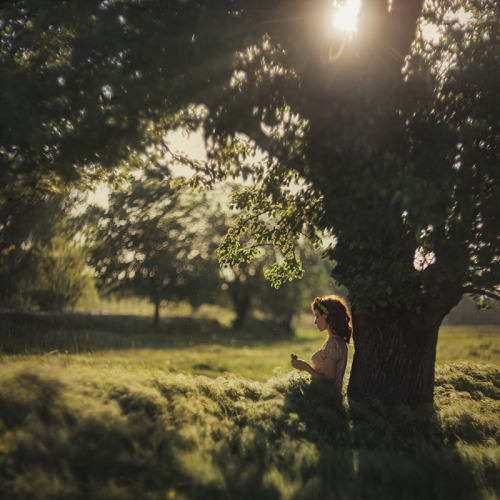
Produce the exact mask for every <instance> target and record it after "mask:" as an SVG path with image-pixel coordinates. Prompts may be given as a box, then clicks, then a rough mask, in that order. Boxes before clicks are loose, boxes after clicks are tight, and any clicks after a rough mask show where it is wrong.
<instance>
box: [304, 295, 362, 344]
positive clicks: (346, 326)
mask: <svg viewBox="0 0 500 500" xmlns="http://www.w3.org/2000/svg"><path fill="white" fill-rule="evenodd" d="M311 307H312V310H313V312H314V311H315V310H317V311H319V313H320V314H321V315H322V316H323V317H325V318H326V322H327V323H328V326H329V327H330V329H331V330H332V331H333V332H334V333H335V335H338V336H339V337H342V338H343V339H344V340H345V342H346V344H348V343H349V342H350V340H351V335H352V317H351V312H350V311H349V308H348V307H347V304H346V302H345V300H344V299H343V298H342V297H339V296H337V295H327V296H326V297H323V298H321V299H320V298H319V297H317V298H316V299H315V300H314V302H313V303H312V304H311ZM325 309H326V311H325Z"/></svg>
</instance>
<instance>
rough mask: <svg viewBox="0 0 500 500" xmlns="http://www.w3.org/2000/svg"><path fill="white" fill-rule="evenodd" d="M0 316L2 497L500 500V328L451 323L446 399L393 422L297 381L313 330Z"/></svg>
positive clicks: (441, 355) (394, 415)
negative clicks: (293, 356) (292, 357)
mask: <svg viewBox="0 0 500 500" xmlns="http://www.w3.org/2000/svg"><path fill="white" fill-rule="evenodd" d="M0 321H1V323H0V345H1V356H0V376H1V380H2V384H1V385H0V498H2V499H3V498H5V499H10V498H12V499H17V498H19V499H21V498H30V499H31V498H34V499H36V498H40V499H47V498H75V499H80V498H81V499H87V498H88V499H166V498H173V499H256V498H259V499H261V498H262V499H266V498H268V499H302V498H308V499H316V498H333V499H350V500H351V499H372V498H373V499H380V498H384V499H386V498H389V499H392V498H394V499H424V498H425V499H448V498H450V499H451V498H453V499H495V498H500V444H499V443H500V419H499V415H500V372H499V367H500V327H498V326H478V325H476V326H457V325H453V326H452V325H450V326H445V327H443V328H442V330H441V332H440V340H439V344H438V363H437V370H436V389H435V395H436V397H435V404H434V405H433V407H432V408H422V409H420V410H418V411H411V410H409V409H407V408H399V409H394V410H392V411H391V412H388V411H387V410H384V409H383V408H381V407H379V406H377V405H373V406H372V407H366V406H362V405H359V404H356V403H355V402H353V401H351V400H349V399H348V398H347V397H346V396H345V394H343V395H342V396H339V395H336V394H334V393H331V391H330V390H329V388H328V387H326V386H324V385H323V384H321V383H315V384H311V383H310V382H309V381H308V379H307V378H306V377H305V376H304V375H302V374H299V373H297V372H295V371H293V370H291V368H290V364H289V353H290V351H294V352H296V353H297V354H299V355H301V356H302V357H304V358H307V357H309V356H310V354H311V353H312V352H313V351H314V350H315V349H316V348H317V347H318V344H320V343H321V341H322V337H321V334H318V332H317V331H316V330H314V329H313V328H311V327H310V326H307V325H305V324H304V325H301V326H298V327H297V328H296V332H295V334H294V335H292V334H291V333H290V332H288V331H284V330H281V329H279V328H278V327H276V326H275V325H273V324H272V323H270V322H266V321H264V320H260V321H257V320H254V322H253V323H250V324H249V326H248V327H247V328H246V329H244V330H242V331H238V332H235V331H233V330H231V328H230V327H229V326H228V324H227V322H224V321H217V320H216V319H214V318H212V319H210V318H208V319H207V318H203V319H202V318H201V317H197V316H195V315H190V316H189V317H182V316H172V317H169V318H167V319H165V320H163V321H162V323H161V326H160V328H159V329H153V328H152V327H151V326H150V320H149V318H147V317H142V316H138V315H137V316H136V315H134V316H126V315H120V316H116V315H110V316H106V315H101V316H90V315H83V314H80V315H78V314H74V315H66V316H61V315H60V316H57V317H51V316H43V317H42V316H36V317H34V316H30V315H22V314H17V315H16V314H10V315H7V314H4V315H1V316H0ZM350 356H352V347H351V348H350ZM348 372H349V368H348ZM348 376H349V373H347V374H346V380H345V382H347V379H348ZM344 392H345V387H344Z"/></svg>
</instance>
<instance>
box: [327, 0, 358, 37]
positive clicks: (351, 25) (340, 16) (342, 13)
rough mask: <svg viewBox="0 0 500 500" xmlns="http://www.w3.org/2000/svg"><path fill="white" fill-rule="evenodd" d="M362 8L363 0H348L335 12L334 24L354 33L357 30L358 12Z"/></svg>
mask: <svg viewBox="0 0 500 500" xmlns="http://www.w3.org/2000/svg"><path fill="white" fill-rule="evenodd" d="M360 8H361V0H346V1H345V3H344V4H343V5H342V6H341V7H340V8H339V9H338V10H337V11H336V12H335V16H334V18H333V25H334V26H335V27H336V28H339V29H341V30H344V31H346V32H347V33H354V32H355V31H356V30H357V24H358V14H359V9H360Z"/></svg>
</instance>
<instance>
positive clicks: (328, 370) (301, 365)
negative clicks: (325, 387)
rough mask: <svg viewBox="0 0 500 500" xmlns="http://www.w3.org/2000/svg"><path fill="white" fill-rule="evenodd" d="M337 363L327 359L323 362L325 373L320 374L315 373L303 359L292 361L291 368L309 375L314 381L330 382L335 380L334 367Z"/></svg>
mask: <svg viewBox="0 0 500 500" xmlns="http://www.w3.org/2000/svg"><path fill="white" fill-rule="evenodd" d="M336 364H337V362H336V361H335V360H334V359H332V358H328V359H327V360H326V361H325V371H324V372H323V373H320V372H318V371H316V370H315V369H314V368H313V367H312V366H311V365H310V364H309V363H307V361H304V360H303V359H292V366H293V367H294V368H296V369H297V370H301V371H304V372H307V373H309V375H311V377H312V378H315V379H320V380H331V381H333V380H334V379H335V365H336Z"/></svg>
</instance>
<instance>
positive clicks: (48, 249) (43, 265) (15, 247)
mask: <svg viewBox="0 0 500 500" xmlns="http://www.w3.org/2000/svg"><path fill="white" fill-rule="evenodd" d="M76 203H78V198H77V197H76V196H74V195H69V194H66V195H52V196H48V195H45V196H41V197H39V198H38V199H36V198H35V199H29V200H27V199H22V198H21V199H11V200H10V202H9V203H5V204H4V205H3V206H2V212H3V215H4V218H3V224H2V225H1V227H0V282H1V283H2V287H1V288H0V304H2V305H3V306H5V307H9V308H16V309H28V308H30V307H31V306H38V307H40V308H41V309H43V310H55V311H61V310H63V309H65V308H68V307H69V308H72V307H74V306H75V305H76V304H77V302H78V301H79V300H80V299H81V298H82V297H83V296H84V295H85V294H86V293H91V292H93V291H94V283H93V280H92V279H91V277H90V274H89V270H88V269H87V267H86V265H85V261H86V252H85V250H84V249H83V248H82V247H81V246H80V245H79V244H77V242H76V238H75V236H76V233H77V232H78V229H79V228H78V225H77V224H76V221H75V220H74V219H72V217H71V215H70V213H71V210H72V209H73V207H74V205H75V204H76Z"/></svg>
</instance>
